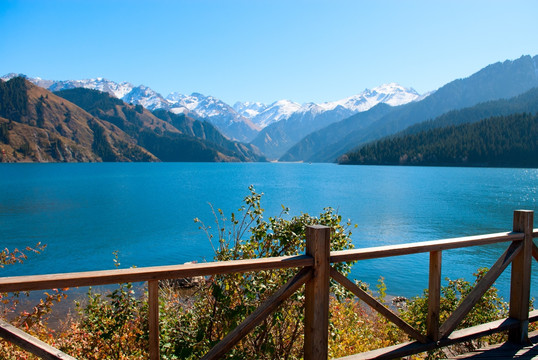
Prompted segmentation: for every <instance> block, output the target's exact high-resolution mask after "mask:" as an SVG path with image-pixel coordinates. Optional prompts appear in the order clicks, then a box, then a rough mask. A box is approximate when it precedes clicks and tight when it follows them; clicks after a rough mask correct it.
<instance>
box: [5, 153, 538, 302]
mask: <svg viewBox="0 0 538 360" xmlns="http://www.w3.org/2000/svg"><path fill="white" fill-rule="evenodd" d="M251 184H252V185H254V187H255V189H256V190H257V191H259V192H263V193H264V194H265V195H264V197H263V198H262V205H263V207H264V208H265V210H266V216H274V215H278V214H279V213H280V211H281V205H285V206H288V207H289V208H290V209H291V214H293V215H295V214H299V213H301V212H307V213H310V214H319V213H320V212H321V211H322V210H323V208H324V207H327V206H331V207H334V208H336V209H338V212H339V214H341V215H342V217H343V218H344V219H348V218H349V219H351V221H352V222H353V223H355V224H357V225H358V227H357V228H356V229H354V230H353V236H352V238H353V242H354V244H355V246H356V247H369V246H379V245H387V244H399V243H406V242H417V241H425V240H434V239H442V238H449V237H460V236H468V235H476V234H484V233H493V232H501V231H510V230H511V228H512V216H513V211H514V210H516V209H528V210H534V211H536V210H537V209H538V170H537V169H492V168H441V167H384V166H338V165H334V164H286V163H232V164H227V163H217V164H215V163H120V164H117V163H112V164H111V163H97V164H0V189H1V190H0V229H1V234H0V247H1V248H5V247H7V248H8V249H13V248H15V247H19V248H21V247H25V246H27V245H34V244H35V243H37V242H42V243H44V244H47V248H46V250H45V251H44V253H43V254H40V255H35V256H30V258H29V259H28V260H27V261H26V262H25V264H24V265H16V266H10V267H6V268H4V269H0V276H13V275H27V274H43V273H57V272H72V271H85V270H97V269H99V270H101V269H111V268H113V265H114V264H113V255H112V252H113V251H115V250H118V251H119V253H120V255H119V256H120V261H121V264H122V267H128V266H131V265H136V266H139V267H140V266H154V265H168V264H178V263H183V262H186V261H193V260H195V261H204V260H207V261H210V260H211V259H212V248H211V245H210V243H209V241H208V239H207V238H206V235H205V234H204V233H203V232H202V231H200V230H199V229H198V225H197V224H195V223H194V221H193V219H194V218H196V217H198V218H200V219H202V220H203V221H204V222H205V223H206V224H211V222H212V219H213V217H212V213H211V208H210V206H209V205H208V204H209V203H211V204H212V205H213V206H214V207H215V208H220V209H222V210H223V211H224V213H225V214H229V213H230V212H232V211H236V210H237V208H238V207H239V206H241V202H242V199H243V198H244V197H245V196H246V195H247V194H248V186H249V185H251ZM536 227H538V225H537V224H536V223H535V228H536ZM505 247H506V245H503V244H496V245H491V246H486V247H472V248H464V249H458V250H450V251H445V252H444V253H443V269H442V274H443V277H446V276H448V277H451V278H457V277H464V278H466V279H472V278H473V277H472V274H473V272H474V271H475V270H476V269H477V268H478V267H483V266H487V267H489V266H491V265H492V264H493V263H494V262H495V261H496V259H497V257H498V256H499V255H500V254H501V253H502V252H503V251H504V249H505ZM427 271H428V255H427V254H420V255H409V256H402V257H395V258H387V259H378V260H369V261H364V262H360V263H358V264H356V265H355V266H354V268H353V272H352V274H351V277H353V278H357V279H361V280H363V281H365V282H368V283H370V284H372V285H375V283H376V282H377V280H378V279H379V277H380V276H383V277H384V278H385V281H386V284H387V286H388V293H390V294H396V295H404V296H413V295H417V294H420V293H421V292H422V289H424V288H426V287H427V284H428V280H427V276H428V275H427ZM508 275H509V273H508V272H507V271H505V274H504V275H503V276H502V277H501V278H500V279H499V280H498V282H497V286H498V287H499V289H500V291H501V294H502V295H504V296H505V297H506V296H507V295H508V287H507V284H508V279H509V276H508ZM533 276H534V279H533V289H532V294H533V296H535V297H537V295H538V270H537V268H536V266H534V268H533Z"/></svg>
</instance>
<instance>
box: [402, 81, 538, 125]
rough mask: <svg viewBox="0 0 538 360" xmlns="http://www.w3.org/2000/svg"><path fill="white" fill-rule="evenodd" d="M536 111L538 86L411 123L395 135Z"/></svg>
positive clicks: (537, 108) (537, 109)
mask: <svg viewBox="0 0 538 360" xmlns="http://www.w3.org/2000/svg"><path fill="white" fill-rule="evenodd" d="M536 112H538V88H533V89H531V90H529V91H527V92H525V93H523V94H521V95H518V96H515V97H513V98H510V99H501V100H494V101H487V102H483V103H480V104H477V105H475V106H472V107H469V108H465V109H461V110H452V111H449V112H447V113H446V114H443V115H441V116H439V117H437V118H435V119H433V120H428V121H424V122H422V123H419V124H416V125H412V126H410V127H408V128H407V129H405V130H403V131H401V132H400V133H398V134H396V135H407V134H416V133H419V132H421V131H425V130H430V129H435V128H440V127H446V126H450V125H461V124H466V123H473V122H477V121H480V120H483V119H487V118H489V117H493V116H503V115H510V114H516V113H531V114H534V113H536Z"/></svg>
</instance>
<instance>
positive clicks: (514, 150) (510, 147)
mask: <svg viewBox="0 0 538 360" xmlns="http://www.w3.org/2000/svg"><path fill="white" fill-rule="evenodd" d="M339 163H340V164H364V165H441V166H498V167H538V114H535V115H531V114H528V113H524V114H514V115H508V116H499V117H492V118H489V119H486V120H482V121H479V122H475V123H471V124H463V125H458V126H449V127H443V128H435V129H431V130H426V131H421V132H419V133H417V134H410V135H403V136H399V137H393V138H387V139H384V140H380V141H377V142H374V143H371V144H368V145H366V146H364V147H362V148H360V149H359V150H357V151H354V152H351V153H348V154H346V155H343V156H342V157H341V158H340V159H339Z"/></svg>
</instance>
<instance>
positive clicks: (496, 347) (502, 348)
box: [447, 332, 538, 360]
mask: <svg viewBox="0 0 538 360" xmlns="http://www.w3.org/2000/svg"><path fill="white" fill-rule="evenodd" d="M529 343H531V344H534V345H527V346H524V345H523V346H522V345H520V344H514V343H510V342H507V343H501V344H493V345H489V346H486V347H484V348H482V349H477V350H474V351H472V352H470V353H467V354H461V355H457V356H454V357H451V358H448V359H447V360H462V359H473V360H478V359H486V360H489V359H521V360H523V359H526V360H531V359H538V346H537V345H536V344H537V343H538V332H533V333H531V334H529Z"/></svg>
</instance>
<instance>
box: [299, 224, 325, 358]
mask: <svg viewBox="0 0 538 360" xmlns="http://www.w3.org/2000/svg"><path fill="white" fill-rule="evenodd" d="M330 242H331V228H330V227H328V226H320V225H316V226H307V228H306V255H309V256H312V257H313V258H314V267H313V269H312V271H313V276H312V278H311V279H310V280H309V281H308V282H307V283H306V286H305V311H304V313H305V320H304V359H305V360H326V359H327V358H328V356H329V285H330V281H329V280H330V276H329V268H330V263H329V256H330V252H331V249H330V247H331V244H330Z"/></svg>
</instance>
